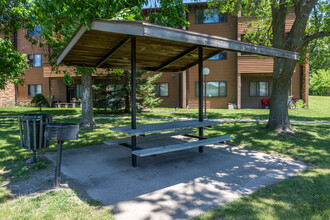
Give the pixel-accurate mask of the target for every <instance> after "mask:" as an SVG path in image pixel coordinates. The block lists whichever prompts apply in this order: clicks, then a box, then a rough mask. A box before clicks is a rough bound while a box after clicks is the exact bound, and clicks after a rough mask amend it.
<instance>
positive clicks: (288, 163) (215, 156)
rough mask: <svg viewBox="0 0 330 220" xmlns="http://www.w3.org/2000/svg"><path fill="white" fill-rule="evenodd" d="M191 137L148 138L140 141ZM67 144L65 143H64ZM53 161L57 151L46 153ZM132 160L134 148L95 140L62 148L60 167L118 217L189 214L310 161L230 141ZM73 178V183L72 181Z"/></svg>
mask: <svg viewBox="0 0 330 220" xmlns="http://www.w3.org/2000/svg"><path fill="white" fill-rule="evenodd" d="M184 141H191V139H187V138H184V137H183V136H175V137H172V138H171V139H169V138H166V139H165V140H164V138H163V139H162V138H157V139H156V138H150V142H147V143H141V144H139V145H140V146H142V147H150V146H162V145H168V144H172V143H173V144H174V143H183V142H184ZM64 144H65V143H64ZM46 156H47V157H48V158H49V159H50V160H52V161H55V159H56V152H49V153H46ZM138 164H139V167H138V168H133V167H132V166H131V158H130V149H128V148H125V147H121V146H118V145H115V146H107V145H97V146H90V147H84V148H78V149H70V150H65V151H63V160H62V173H63V174H64V175H65V176H66V177H68V179H69V182H68V184H69V186H71V185H73V186H79V187H78V188H79V190H80V191H83V192H85V193H87V194H88V196H89V197H91V198H92V199H95V200H99V201H101V202H102V203H103V204H104V205H106V206H108V207H109V208H110V209H111V211H112V213H113V214H114V216H115V219H125V220H130V219H134V220H135V219H157V220H158V219H189V218H191V217H194V216H198V215H200V214H202V213H203V212H205V211H207V210H209V209H211V208H215V207H217V206H219V205H222V204H226V203H229V202H231V201H233V200H235V199H237V198H239V197H241V196H243V195H246V194H250V193H252V192H254V191H255V190H257V189H259V188H261V187H264V186H266V185H269V184H273V183H276V182H279V181H281V180H283V179H285V178H288V177H290V176H292V175H294V174H295V173H297V172H299V171H302V170H304V169H305V168H306V167H307V166H306V165H305V164H303V163H301V162H297V161H294V160H291V159H288V158H281V157H277V156H273V155H267V154H264V153H259V152H256V151H251V150H246V149H242V148H237V147H231V146H227V145H212V146H208V147H205V151H204V153H202V154H201V153H198V150H197V149H191V150H185V151H179V152H175V153H168V154H163V155H157V156H156V157H155V156H150V157H145V158H139V159H138ZM73 183H74V184H73ZM73 188H74V187H73Z"/></svg>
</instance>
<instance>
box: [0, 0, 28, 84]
mask: <svg viewBox="0 0 330 220" xmlns="http://www.w3.org/2000/svg"><path fill="white" fill-rule="evenodd" d="M26 6H27V1H24V0H21V1H0V33H2V34H3V36H4V39H1V38H0V89H5V86H6V85H7V83H14V84H15V85H17V84H21V83H23V82H24V78H23V76H24V73H25V69H26V68H29V66H28V64H27V58H26V55H20V54H19V53H18V52H17V51H16V50H15V49H16V48H14V47H13V45H12V43H11V42H10V37H11V36H13V35H14V34H15V33H16V31H17V30H18V29H20V28H22V27H23V26H24V24H25V20H26V18H27V14H28V10H27V8H26Z"/></svg>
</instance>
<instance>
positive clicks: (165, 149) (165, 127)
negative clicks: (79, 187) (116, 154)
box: [104, 120, 233, 166]
mask: <svg viewBox="0 0 330 220" xmlns="http://www.w3.org/2000/svg"><path fill="white" fill-rule="evenodd" d="M222 123H223V122H218V121H212V120H206V121H199V120H187V121H174V122H166V123H154V124H144V125H137V126H136V128H135V129H132V128H131V126H124V127H115V128H110V130H112V131H116V132H121V133H124V134H128V135H130V136H131V137H132V140H133V141H132V142H131V144H130V143H128V142H129V141H126V142H123V141H118V140H114V141H105V142H104V143H105V144H108V145H112V144H114V143H117V144H120V145H122V146H125V147H129V148H131V149H132V158H134V160H133V166H134V165H135V166H136V159H137V158H136V157H137V156H138V157H145V156H151V155H157V154H163V153H169V152H174V151H180V150H186V149H191V148H195V147H198V148H199V152H203V146H204V145H208V144H216V143H220V142H224V141H228V140H232V139H233V138H232V137H228V136H220V137H215V138H206V137H204V136H202V135H198V136H196V135H191V133H192V132H193V131H191V130H187V129H192V128H199V129H202V128H204V127H211V126H214V125H219V124H222ZM178 130H183V131H179V132H173V133H163V134H158V136H162V135H164V136H174V135H178V134H180V135H184V136H188V137H193V138H198V139H199V140H198V141H192V142H186V143H183V144H174V145H167V146H160V147H159V146H155V147H152V148H142V147H141V146H138V145H137V144H136V136H143V137H144V136H146V135H147V134H149V135H150V134H157V133H161V132H168V131H178ZM149 135H147V136H146V137H145V138H144V139H146V138H147V137H148V136H149ZM150 136H154V135H150Z"/></svg>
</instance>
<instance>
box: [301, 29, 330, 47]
mask: <svg viewBox="0 0 330 220" xmlns="http://www.w3.org/2000/svg"><path fill="white" fill-rule="evenodd" d="M327 36H330V32H318V33H315V34H308V35H306V36H305V37H304V39H303V45H304V46H307V44H308V43H309V42H311V41H312V40H315V39H317V38H321V37H327Z"/></svg>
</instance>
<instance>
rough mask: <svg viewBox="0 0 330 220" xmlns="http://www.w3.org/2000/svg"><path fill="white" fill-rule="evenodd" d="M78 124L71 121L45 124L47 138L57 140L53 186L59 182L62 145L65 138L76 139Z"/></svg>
mask: <svg viewBox="0 0 330 220" xmlns="http://www.w3.org/2000/svg"><path fill="white" fill-rule="evenodd" d="M78 132H79V125H76V124H71V123H49V124H48V125H47V126H46V132H45V137H46V138H47V140H55V141H57V158H56V167H55V186H58V185H59V184H60V182H61V162H62V145H63V143H64V141H65V140H78Z"/></svg>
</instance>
